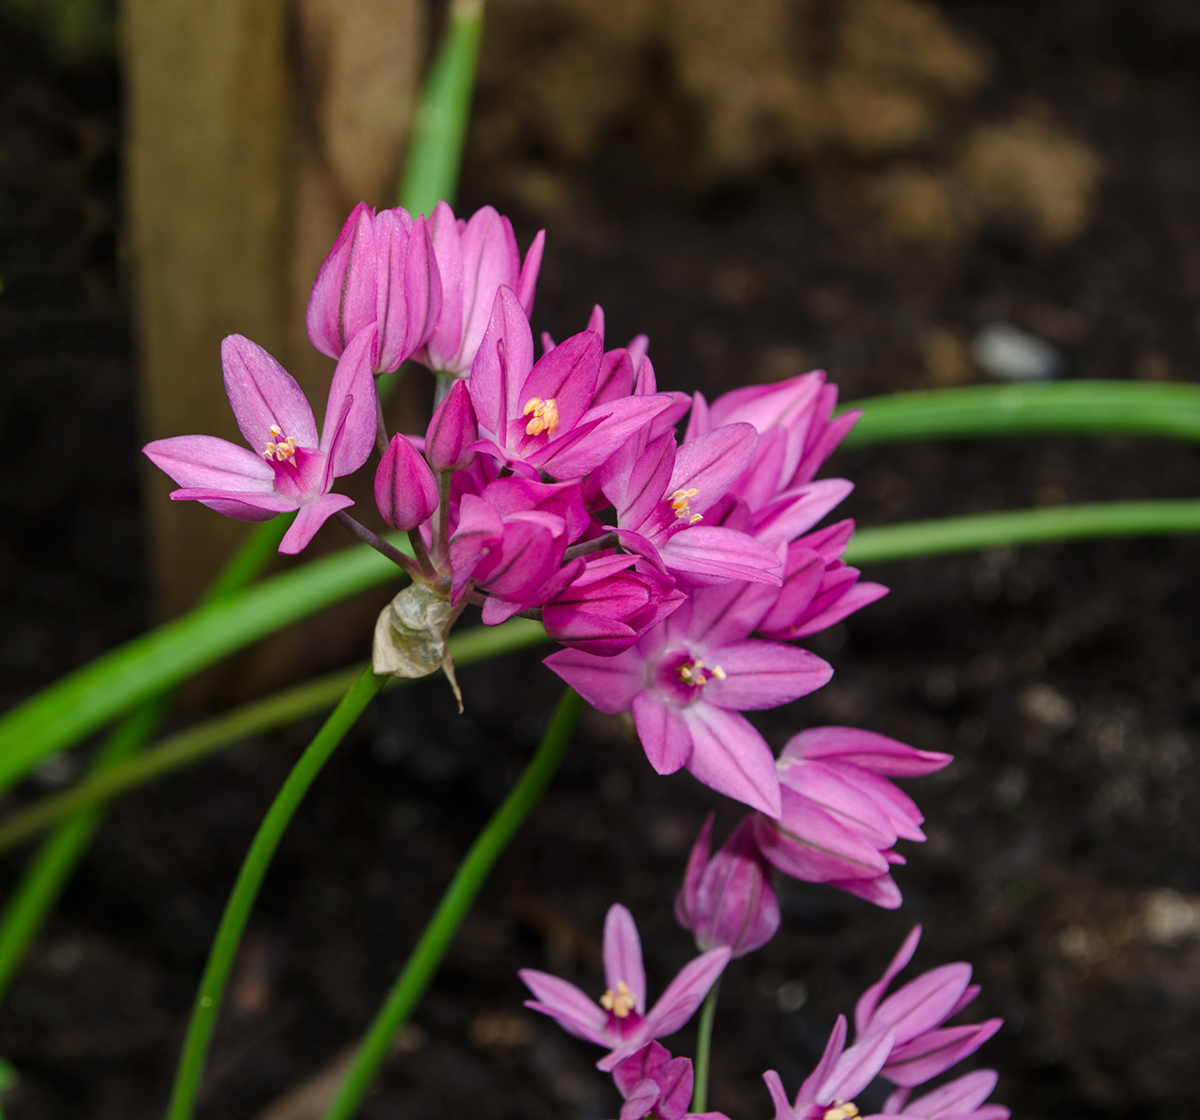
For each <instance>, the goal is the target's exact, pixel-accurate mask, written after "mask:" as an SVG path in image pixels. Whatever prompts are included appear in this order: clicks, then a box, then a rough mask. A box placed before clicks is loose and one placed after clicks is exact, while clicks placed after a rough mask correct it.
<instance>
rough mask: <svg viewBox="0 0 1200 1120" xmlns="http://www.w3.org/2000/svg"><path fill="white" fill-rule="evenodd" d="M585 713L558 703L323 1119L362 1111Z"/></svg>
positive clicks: (568, 698) (575, 702)
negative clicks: (382, 1067)
mask: <svg viewBox="0 0 1200 1120" xmlns="http://www.w3.org/2000/svg"><path fill="white" fill-rule="evenodd" d="M582 709H583V701H582V700H581V699H580V697H579V694H578V693H577V692H575V691H574V689H570V688H568V689H567V690H566V691H565V692H564V693H563V695H562V699H561V700H560V701H559V702H558V708H557V709H556V710H555V713H554V718H553V719H552V720H551V721H550V726H549V727H548V728H546V734H545V735H543V736H542V741H541V744H540V745H539V746H538V749H537V751H536V752H535V753H534V756H533V758H532V759H530V762H529V765H528V766H527V767H526V768H525V772H524V773H523V774H522V775H521V778H520V780H519V781H518V782H517V784H516V785H515V786H514V787H513V789H512V792H511V793H509V795H508V796H507V797H506V798H505V799H504V802H503V803H502V804H501V806H500V808H499V809H497V810H496V812H495V813H494V814H492V818H491V820H489V821H488V823H487V824H486V825H485V826H484V829H483V831H482V832H481V833H480V834H479V836H478V837H476V839H475V843H474V844H472V845H471V850H470V851H469V852H468V853H467V857H466V859H464V860H463V862H462V864H461V866H460V867H459V869H458V871H457V873H456V874H455V876H454V879H453V880H452V881H451V883H450V886H449V887H448V888H447V889H446V893H445V894H444V895H442V901H441V902H440V903H439V904H438V908H437V911H436V912H435V913H434V915H433V918H432V919H431V920H430V922H429V925H427V926H426V927H425V932H424V933H423V934H421V939H420V940H419V941H418V942H417V945H416V947H415V948H414V949H413V951H412V955H411V956H410V957H409V958H408V961H407V962H406V963H405V965H404V969H403V971H402V972H401V973H400V976H399V978H398V979H397V980H396V983H395V985H394V986H393V987H392V990H391V991H390V992H389V993H388V996H387V999H386V1000H385V1001H384V1004H383V1006H382V1007H381V1008H380V1010H379V1012H378V1014H377V1015H376V1016H375V1019H374V1021H373V1022H372V1023H371V1026H370V1027H369V1028H368V1029H367V1033H366V1035H365V1036H364V1037H363V1040H362V1042H361V1043H360V1045H359V1048H358V1052H357V1053H356V1054H355V1056H354V1063H353V1065H351V1067H350V1069H349V1071H348V1072H347V1074H346V1077H345V1079H344V1080H343V1082H342V1085H341V1088H340V1089H339V1090H338V1095H337V1097H336V1098H335V1100H334V1102H333V1104H332V1105H330V1106H329V1108H328V1110H327V1111H326V1112H325V1114H324V1116H323V1117H322V1120H349V1117H351V1116H353V1115H354V1113H355V1112H356V1111H357V1109H358V1105H359V1102H360V1101H361V1100H362V1098H363V1094H364V1093H366V1091H367V1089H368V1088H369V1087H370V1084H371V1082H372V1080H373V1079H374V1077H375V1074H376V1072H377V1071H378V1069H379V1067H380V1065H381V1064H382V1063H383V1060H384V1059H385V1058H386V1057H387V1054H388V1050H389V1048H390V1047H391V1043H392V1039H393V1037H394V1036H395V1034H396V1032H397V1031H398V1030H399V1029H400V1027H401V1026H402V1025H403V1023H404V1021H405V1020H406V1019H407V1018H408V1016H409V1014H410V1013H411V1012H412V1009H413V1007H414V1006H415V1005H416V1003H417V1001H418V1000H419V999H420V998H421V996H422V994H424V992H425V989H426V987H428V985H429V982H430V980H432V979H433V974H434V972H435V971H436V970H437V967H438V965H439V964H440V963H441V960H442V956H443V955H444V954H445V952H446V948H447V946H448V945H449V944H450V941H451V939H452V938H453V937H454V934H455V932H456V931H457V930H458V927H459V925H460V924H461V923H462V920H463V918H464V917H466V914H467V911H468V910H469V909H470V908H471V904H472V902H474V901H475V896H476V895H477V894H478V893H479V888H480V887H481V886H483V883H484V880H485V879H486V878H487V875H488V872H489V871H490V870H491V868H492V864H494V863H495V862H496V859H497V857H498V856H499V855H500V853H501V852H502V851H504V848H505V846H506V845H507V844H508V842H509V840H511V839H512V837H513V834H514V833H515V832H516V831H517V829H518V828H519V827H520V825H521V823H522V822H523V821H524V820H525V818H526V817H527V816H528V815H529V812H530V810H531V809H532V808H533V807H534V806H535V805H536V804H537V803H538V801H539V800H540V798H541V796H542V794H543V793H544V792H545V790H546V787H547V786H548V785H549V784H550V779H551V778H553V777H554V774H555V771H557V769H558V765H559V763H560V762H561V761H562V757H563V754H564V753H565V751H566V749H567V744H568V743H569V742H570V740H571V734H572V732H573V731H574V729H575V723H576V721H577V720H578V718H579V713H580V712H581V711H582Z"/></svg>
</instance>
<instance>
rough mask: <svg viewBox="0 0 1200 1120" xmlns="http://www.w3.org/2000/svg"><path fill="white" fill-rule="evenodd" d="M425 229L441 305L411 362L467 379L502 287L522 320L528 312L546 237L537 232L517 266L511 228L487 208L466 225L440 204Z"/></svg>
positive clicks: (515, 240)
mask: <svg viewBox="0 0 1200 1120" xmlns="http://www.w3.org/2000/svg"><path fill="white" fill-rule="evenodd" d="M429 228H430V234H431V237H432V239H433V251H434V255H435V256H436V257H437V264H438V272H439V274H440V276H441V282H442V303H441V312H440V314H439V315H438V317H437V321H436V323H435V324H434V329H433V333H432V335H431V337H430V338H429V341H428V343H427V344H426V345H425V347H424V349H422V350H421V351H419V352H418V353H417V354H416V355H415V357H416V360H417V361H418V362H421V363H422V364H424V365H426V366H428V367H429V368H430V369H432V370H434V371H436V372H438V373H453V374H456V375H457V376H458V377H466V376H467V374H469V373H470V372H471V365H472V363H473V362H474V361H475V354H476V352H477V351H478V350H479V344H480V343H481V342H482V341H483V335H484V332H485V331H486V330H487V326H488V321H489V319H490V318H491V315H492V305H493V304H494V303H495V301H496V293H497V291H499V290H500V288H501V287H507V288H511V289H513V291H514V292H515V294H516V297H517V299H518V301H519V302H520V305H521V307H522V309H523V310H524V312H525V314H526V315H529V314H530V313H531V312H532V311H533V297H534V292H535V290H536V288H537V278H538V270H539V269H540V268H541V264H542V248H543V246H544V245H545V242H546V231H545V230H539V231H538V235H537V236H536V237H535V238H534V239H533V244H532V245H530V247H529V252H528V253H526V254H525V263H524V264H522V263H521V254H520V251H519V250H518V248H517V239H516V236H515V235H514V234H513V228H512V223H511V222H509V220H508V219H507V218H504V217H501V216H500V215H499V214H497V213H496V211H495V210H494V209H493V208H492V207H491V206H484V207H483V208H481V209H479V210H476V211H475V213H474V214H472V215H471V218H470V220H469V221H463V220H462V219H460V218H455V217H454V211H453V210H451V209H450V207H449V206H447V205H446V203H445V202H439V203H438V204H437V206H435V207H434V210H433V214H432V215H431V216H430V219H429Z"/></svg>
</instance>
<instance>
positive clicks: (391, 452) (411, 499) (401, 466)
mask: <svg viewBox="0 0 1200 1120" xmlns="http://www.w3.org/2000/svg"><path fill="white" fill-rule="evenodd" d="M375 504H376V505H378V506H379V512H380V514H382V515H383V519H384V521H386V522H387V523H388V524H389V525H390V526H391V527H392V528H393V529H415V528H416V527H417V526H418V525H420V524H421V522H422V521H424V520H425V519H426V518H427V517H429V516H430V514H432V513H433V512H434V510H436V509H437V506H438V488H437V480H436V479H435V478H434V477H433V471H431V470H430V469H429V464H428V463H426V462H425V460H424V459H423V458H422V457H421V453H420V452H419V451H418V450H417V449H416V448H415V447H413V445H412V444H411V443H409V442H408V440H407V439H405V438H404V436H402V435H396V436H393V437H392V442H391V443H390V444H388V449H387V451H386V452H385V453H384V456H383V458H382V459H381V460H380V461H379V469H378V470H377V471H376V472H375Z"/></svg>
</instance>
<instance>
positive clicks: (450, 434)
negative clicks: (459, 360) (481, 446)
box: [425, 381, 479, 471]
mask: <svg viewBox="0 0 1200 1120" xmlns="http://www.w3.org/2000/svg"><path fill="white" fill-rule="evenodd" d="M478 438H479V425H478V424H476V423H475V409H474V408H472V407H471V394H470V393H468V392H467V385H466V382H465V381H456V382H455V383H454V384H453V385H452V386H451V387H450V392H448V393H447V394H446V399H445V400H444V401H442V403H441V404H440V405H438V407H437V408H436V409H435V410H434V413H433V416H432V418H431V419H430V421H429V427H428V428H427V429H426V431H425V458H427V459H428V460H429V465H430V466H431V467H432V468H433V469H434V470H435V471H460V470H462V469H463V468H464V467H469V466H470V465H471V462H472V460H473V459H474V458H475V452H474V451H472V450H471V447H472V445H473V444H474V443H475V441H476V439H478Z"/></svg>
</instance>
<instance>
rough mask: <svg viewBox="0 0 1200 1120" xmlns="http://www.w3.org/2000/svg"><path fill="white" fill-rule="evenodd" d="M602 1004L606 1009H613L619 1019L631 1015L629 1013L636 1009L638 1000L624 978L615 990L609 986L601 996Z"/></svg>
mask: <svg viewBox="0 0 1200 1120" xmlns="http://www.w3.org/2000/svg"><path fill="white" fill-rule="evenodd" d="M600 1006H601V1007H603V1008H604V1010H605V1011H611V1012H612V1013H613V1014H614V1015H615V1016H616V1017H617V1018H618V1019H626V1018H628V1017H629V1013H630V1012H631V1011H633V1010H635V1009H636V1007H637V1000H636V999H634V998H633V993H632V992H631V991H630V990H629V988H628V987H626V985H625V981H624V980H622V981H620V982H619V983H618V984H617V990H616V991H615V992H614V991H613V990H612V988H609V989H608V991H607V992H605V993H604V995H602V996H601V997H600Z"/></svg>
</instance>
